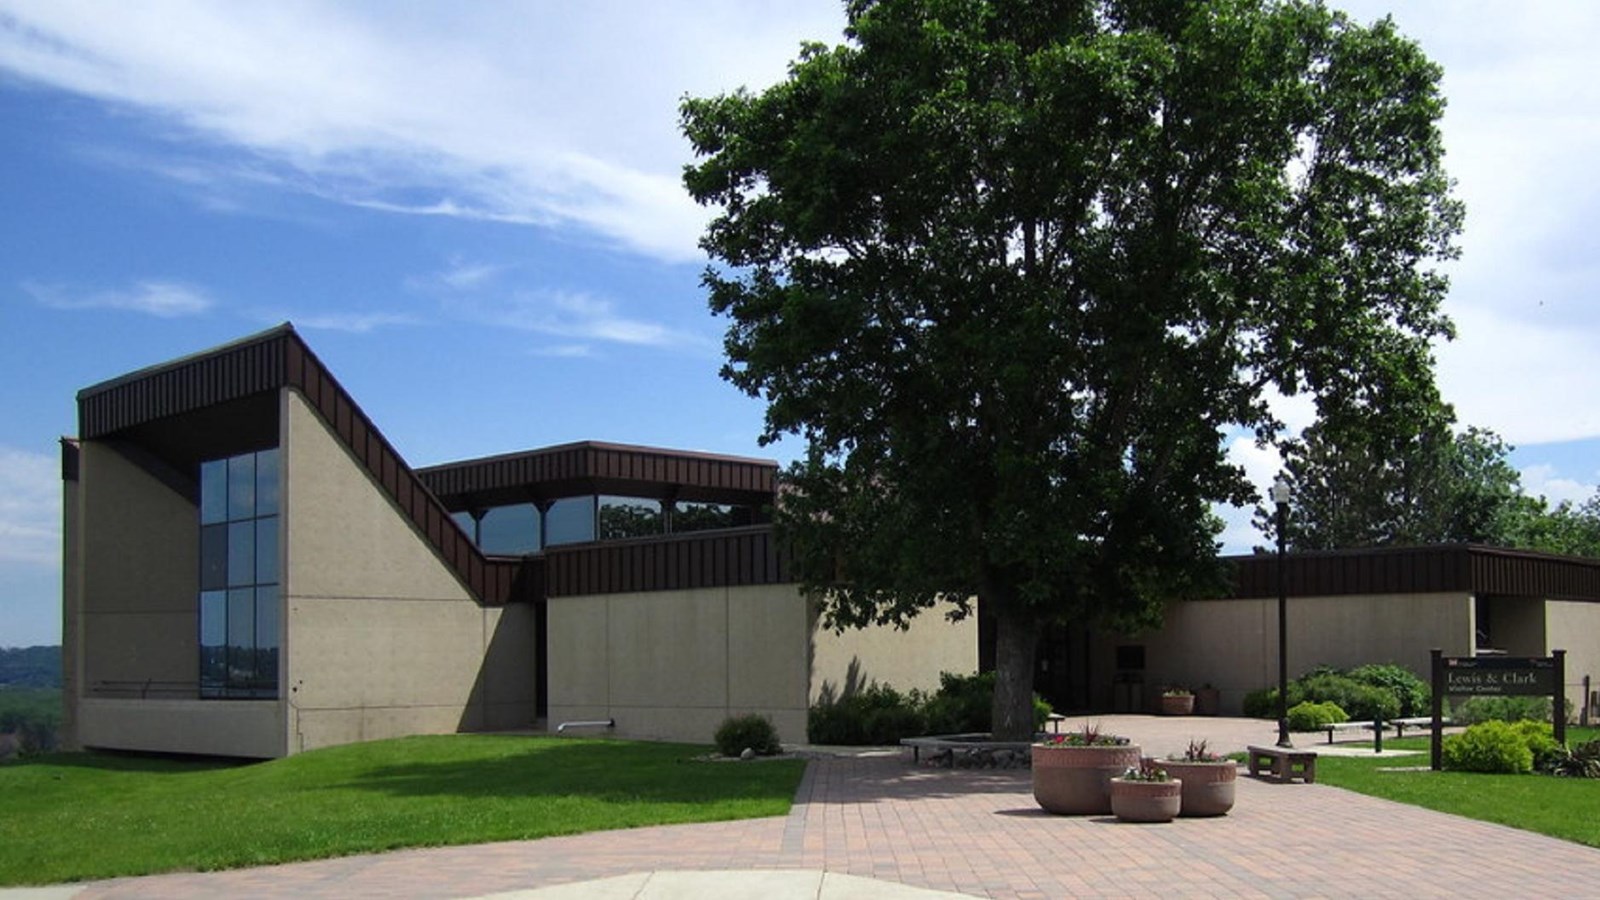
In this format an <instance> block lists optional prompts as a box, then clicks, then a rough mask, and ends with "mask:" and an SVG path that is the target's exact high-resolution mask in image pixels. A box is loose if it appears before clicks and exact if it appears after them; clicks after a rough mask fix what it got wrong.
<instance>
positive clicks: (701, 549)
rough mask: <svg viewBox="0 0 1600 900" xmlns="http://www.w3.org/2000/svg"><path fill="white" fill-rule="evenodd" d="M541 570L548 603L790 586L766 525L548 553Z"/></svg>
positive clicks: (785, 558)
mask: <svg viewBox="0 0 1600 900" xmlns="http://www.w3.org/2000/svg"><path fill="white" fill-rule="evenodd" d="M544 565H545V572H544V574H545V579H544V581H545V593H546V595H547V596H550V597H578V596H586V595H590V594H620V593H631V592H642V591H678V590H691V589H695V588H717V587H741V586H745V585H760V584H786V583H788V582H789V581H790V578H789V574H788V569H789V564H788V554H787V553H784V552H782V551H781V550H780V548H779V547H778V545H777V542H776V541H774V540H773V536H772V526H770V525H756V526H751V527H749V528H738V529H727V530H718V531H699V532H693V533H690V534H674V535H663V536H661V537H650V538H638V539H635V540H628V541H605V542H600V543H590V544H574V545H569V546H563V547H552V548H550V549H548V550H546V551H545V555H544Z"/></svg>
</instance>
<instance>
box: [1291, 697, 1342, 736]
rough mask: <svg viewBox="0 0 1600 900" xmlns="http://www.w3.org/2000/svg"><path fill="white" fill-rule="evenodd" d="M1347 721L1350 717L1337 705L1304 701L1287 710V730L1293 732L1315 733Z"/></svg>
mask: <svg viewBox="0 0 1600 900" xmlns="http://www.w3.org/2000/svg"><path fill="white" fill-rule="evenodd" d="M1348 721H1350V717H1349V716H1348V715H1346V714H1345V711H1344V710H1343V709H1340V708H1339V705H1338V704H1337V703H1312V702H1310V701H1304V702H1301V703H1300V704H1298V705H1296V706H1295V707H1293V708H1292V709H1290V710H1289V728H1290V729H1291V730H1293V731H1317V730H1318V729H1322V728H1327V727H1328V726H1329V725H1332V724H1334V723H1335V722H1348Z"/></svg>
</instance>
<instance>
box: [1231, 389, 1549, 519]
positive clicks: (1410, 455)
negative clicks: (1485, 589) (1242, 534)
mask: <svg viewBox="0 0 1600 900" xmlns="http://www.w3.org/2000/svg"><path fill="white" fill-rule="evenodd" d="M1402 412H1403V413H1404V414H1403V415H1398V416H1395V415H1391V416H1381V417H1380V416H1372V417H1354V418H1350V417H1340V418H1339V419H1337V420H1335V419H1324V420H1322V421H1319V422H1317V423H1316V424H1314V425H1312V426H1311V427H1309V428H1307V429H1306V431H1305V433H1304V434H1302V435H1301V436H1300V437H1298V438H1296V439H1294V440H1291V441H1287V442H1285V444H1284V446H1283V459H1284V464H1283V477H1284V480H1285V481H1287V482H1288V483H1289V486H1290V489H1291V492H1292V493H1293V496H1294V501H1293V515H1292V516H1291V517H1290V518H1289V523H1288V528H1287V538H1288V544H1289V547H1290V548H1291V549H1294V550H1334V549H1340V548H1349V547H1376V546H1384V545H1400V546H1405V545H1419V544H1436V543H1454V542H1463V543H1478V544H1511V543H1513V542H1512V540H1511V539H1510V536H1509V534H1508V530H1509V529H1510V527H1511V525H1510V519H1511V518H1512V517H1513V516H1516V517H1518V518H1521V517H1522V514H1523V513H1525V512H1531V511H1530V510H1527V509H1526V508H1525V505H1524V501H1527V500H1528V499H1529V498H1526V497H1523V496H1522V493H1521V491H1522V485H1521V478H1520V476H1519V475H1518V474H1517V470H1516V469H1515V468H1513V467H1512V466H1511V463H1510V462H1509V461H1508V459H1507V454H1508V453H1509V452H1510V448H1509V447H1508V446H1507V445H1506V443H1505V442H1504V441H1503V440H1501V439H1500V436H1499V435H1497V434H1495V433H1494V432H1493V431H1489V430H1487V429H1483V428H1477V427H1471V428H1467V429H1466V430H1464V431H1462V432H1460V433H1456V432H1455V430H1454V427H1453V425H1454V414H1453V413H1452V412H1451V411H1450V408H1449V407H1448V406H1445V405H1443V404H1437V403H1434V404H1429V405H1427V406H1425V407H1424V408H1422V409H1418V410H1403V411H1402ZM1538 505H1539V506H1540V508H1541V510H1542V508H1543V504H1542V502H1541V503H1539V504H1538ZM1256 521H1257V523H1258V525H1260V526H1261V527H1262V529H1263V531H1265V532H1266V533H1268V534H1269V535H1270V534H1272V533H1273V528H1274V517H1273V514H1272V511H1271V510H1269V509H1266V508H1264V507H1258V508H1257V510H1256Z"/></svg>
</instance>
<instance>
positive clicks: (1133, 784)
mask: <svg viewBox="0 0 1600 900" xmlns="http://www.w3.org/2000/svg"><path fill="white" fill-rule="evenodd" d="M1182 805H1183V781H1182V779H1178V778H1173V779H1171V780H1169V781H1130V780H1128V779H1126V778H1113V779H1111V812H1112V814H1113V815H1115V816H1116V817H1117V818H1119V819H1121V820H1122V821H1124V822H1171V821H1172V820H1173V819H1174V818H1176V817H1177V815H1178V810H1179V809H1181V808H1182Z"/></svg>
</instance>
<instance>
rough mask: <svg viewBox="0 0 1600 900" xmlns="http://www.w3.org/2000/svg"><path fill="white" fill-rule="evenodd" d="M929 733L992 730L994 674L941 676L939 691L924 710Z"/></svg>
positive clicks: (942, 674) (943, 673)
mask: <svg viewBox="0 0 1600 900" xmlns="http://www.w3.org/2000/svg"><path fill="white" fill-rule="evenodd" d="M924 709H925V712H926V715H927V725H928V733H929V734H966V733H968V732H974V731H988V730H990V726H991V724H992V722H993V717H994V712H993V710H994V673H993V672H980V673H977V674H973V675H957V674H955V673H954V672H940V673H939V691H938V693H936V694H934V695H933V697H932V698H931V699H929V700H928V703H927V705H926V707H924Z"/></svg>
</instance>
